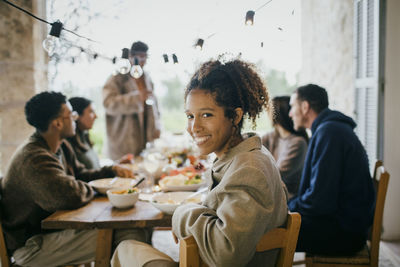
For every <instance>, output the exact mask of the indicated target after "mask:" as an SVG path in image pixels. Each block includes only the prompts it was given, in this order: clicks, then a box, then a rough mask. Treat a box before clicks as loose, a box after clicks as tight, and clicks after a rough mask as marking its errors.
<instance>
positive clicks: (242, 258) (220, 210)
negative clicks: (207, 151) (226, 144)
mask: <svg viewBox="0 0 400 267" xmlns="http://www.w3.org/2000/svg"><path fill="white" fill-rule="evenodd" d="M207 179H208V182H209V183H210V187H209V190H210V191H209V193H208V195H207V198H206V200H205V201H204V202H203V203H202V204H201V205H198V204H187V205H183V206H180V207H178V209H177V210H176V211H175V213H174V215H173V217H172V228H173V232H174V233H175V234H176V236H177V237H179V238H184V237H187V236H190V235H192V236H194V238H195V239H196V242H197V244H198V246H199V251H200V255H201V258H202V259H203V260H204V261H205V262H206V263H207V264H208V265H209V266H221V267H222V266H260V265H261V266H274V265H275V262H276V258H277V251H276V250H274V251H268V252H264V253H262V254H261V253H257V254H255V249H256V244H257V243H258V241H259V240H260V238H261V236H262V235H263V234H264V233H266V232H267V231H269V230H270V229H272V228H275V227H278V226H281V225H283V224H284V223H285V221H286V217H287V212H288V210H287V205H286V201H287V200H286V191H285V189H284V186H283V183H282V181H281V178H280V174H279V170H278V168H277V167H276V166H275V162H274V160H273V157H272V155H271V154H270V153H269V152H268V151H267V150H266V149H265V147H263V146H262V144H261V139H260V138H259V137H258V136H253V137H249V138H248V139H246V140H244V141H243V142H241V143H240V144H239V145H237V146H236V147H234V148H232V149H230V150H229V151H228V152H227V154H225V155H224V156H223V157H222V158H220V159H216V161H215V162H214V165H213V167H212V170H210V171H209V173H208V175H207ZM261 262H264V263H263V264H260V263H261ZM266 263H267V265H266Z"/></svg>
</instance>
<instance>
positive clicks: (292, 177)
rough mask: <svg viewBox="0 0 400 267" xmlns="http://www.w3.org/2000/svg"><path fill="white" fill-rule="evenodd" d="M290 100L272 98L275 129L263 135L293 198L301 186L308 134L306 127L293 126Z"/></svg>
mask: <svg viewBox="0 0 400 267" xmlns="http://www.w3.org/2000/svg"><path fill="white" fill-rule="evenodd" d="M289 101H290V97H289V96H277V97H274V98H273V99H272V112H270V113H269V114H270V118H271V120H272V125H273V126H274V128H275V129H274V131H272V132H270V133H267V134H266V135H264V136H263V137H262V143H263V145H264V146H265V147H266V148H267V149H268V150H269V151H270V152H271V153H272V155H273V156H274V158H275V160H276V164H277V165H278V168H279V171H280V173H281V177H282V180H283V182H284V183H285V184H286V187H287V189H288V191H289V198H292V197H294V196H296V195H297V190H298V188H299V183H300V178H301V173H302V171H303V166H304V159H305V156H306V153H307V143H308V135H307V132H306V131H305V130H304V129H301V130H299V131H296V130H295V129H294V128H293V121H292V119H291V118H289V110H290V105H289Z"/></svg>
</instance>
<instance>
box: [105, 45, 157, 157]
mask: <svg viewBox="0 0 400 267" xmlns="http://www.w3.org/2000/svg"><path fill="white" fill-rule="evenodd" d="M147 50H148V46H147V45H146V44H145V43H143V42H140V41H139V42H135V43H133V44H132V47H131V50H130V56H129V60H130V62H131V65H133V64H135V61H136V62H138V63H139V65H140V66H141V67H142V68H143V67H144V65H145V64H146V60H147ZM103 104H104V107H105V110H106V127H107V139H108V140H107V142H108V154H109V156H110V158H111V159H113V160H117V159H119V158H121V157H122V156H123V155H125V154H128V153H132V154H134V155H139V154H140V152H142V150H143V149H144V148H145V147H146V143H147V142H151V141H153V140H154V139H156V138H158V137H160V122H159V117H160V114H159V110H158V104H157V99H156V97H155V96H154V95H153V83H152V81H151V79H150V76H149V75H148V74H147V73H146V72H144V73H143V75H142V76H140V77H139V78H138V79H135V78H133V77H132V76H131V74H130V73H127V74H117V75H115V76H112V77H110V78H109V79H108V81H107V82H106V84H105V85H104V88H103Z"/></svg>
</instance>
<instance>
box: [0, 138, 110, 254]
mask: <svg viewBox="0 0 400 267" xmlns="http://www.w3.org/2000/svg"><path fill="white" fill-rule="evenodd" d="M113 176H114V172H113V171H112V170H111V168H110V167H105V168H102V169H99V170H87V169H85V167H84V165H82V164H81V163H79V162H78V161H77V160H76V156H75V154H74V152H73V150H72V148H71V146H70V145H69V144H68V143H67V142H63V143H62V144H61V147H60V149H59V150H58V151H57V153H56V154H54V153H53V152H51V151H50V148H49V146H48V145H47V143H46V141H45V140H44V139H43V138H42V136H41V135H40V134H38V133H35V134H33V135H32V136H31V137H30V138H29V139H28V141H27V142H26V143H25V144H23V145H22V146H21V147H19V148H18V150H17V151H16V152H15V154H14V156H13V158H12V159H11V163H10V165H9V167H8V170H7V172H6V175H5V177H4V178H3V179H2V182H1V187H2V198H1V213H2V214H1V215H2V223H3V227H4V232H5V236H6V243H7V248H8V249H9V250H11V251H13V250H15V249H17V248H19V247H21V246H23V245H24V244H25V241H26V240H27V239H28V238H30V237H32V236H33V235H35V234H39V233H43V232H44V231H43V230H42V229H41V227H40V223H41V221H42V220H43V219H44V218H46V217H47V216H49V215H50V214H51V213H53V212H55V211H57V210H60V209H76V208H79V207H81V206H83V205H85V204H86V203H88V202H89V201H90V200H91V199H92V198H93V194H94V192H93V189H92V188H91V187H90V186H89V185H88V184H87V183H86V182H88V181H91V180H95V179H98V178H104V177H113Z"/></svg>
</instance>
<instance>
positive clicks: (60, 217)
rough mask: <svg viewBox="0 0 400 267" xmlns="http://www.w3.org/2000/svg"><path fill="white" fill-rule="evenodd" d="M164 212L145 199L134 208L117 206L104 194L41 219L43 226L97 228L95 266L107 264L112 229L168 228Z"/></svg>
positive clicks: (168, 222) (169, 221) (50, 227)
mask: <svg viewBox="0 0 400 267" xmlns="http://www.w3.org/2000/svg"><path fill="white" fill-rule="evenodd" d="M171 218H172V216H171V215H166V214H164V213H162V212H161V211H160V210H158V209H156V208H155V207H153V205H151V204H150V203H149V202H145V201H140V200H139V201H138V202H136V204H135V206H134V207H131V208H127V209H117V208H114V207H112V205H111V203H110V202H109V201H108V199H107V197H104V196H98V197H95V198H94V199H93V200H92V201H91V202H90V203H88V204H87V205H85V206H83V207H81V208H79V209H75V210H60V211H57V212H55V213H53V214H52V215H50V216H49V217H47V218H46V219H44V220H43V221H42V228H43V229H98V236H97V244H96V258H95V266H96V267H99V266H101V267H102V266H110V259H111V252H112V251H111V247H112V238H113V231H114V230H115V229H127V228H145V227H170V226H171Z"/></svg>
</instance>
